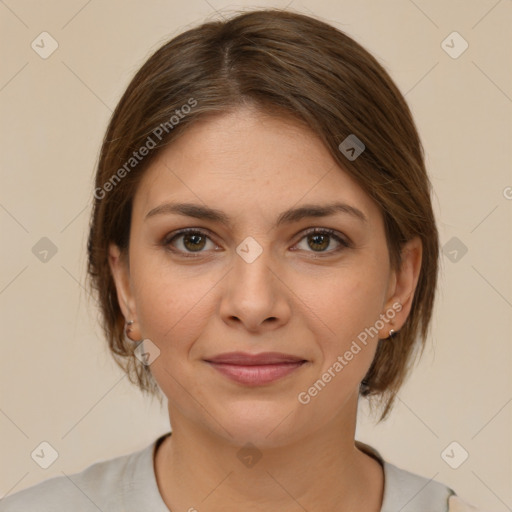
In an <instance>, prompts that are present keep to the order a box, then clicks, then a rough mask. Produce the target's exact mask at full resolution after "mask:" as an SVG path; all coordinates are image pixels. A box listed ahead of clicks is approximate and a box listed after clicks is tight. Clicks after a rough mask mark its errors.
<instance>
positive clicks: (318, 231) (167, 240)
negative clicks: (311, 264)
mask: <svg viewBox="0 0 512 512" xmlns="http://www.w3.org/2000/svg"><path fill="white" fill-rule="evenodd" d="M336 233H337V232H336V231H334V230H333V229H329V228H311V229H309V230H306V231H305V232H304V233H303V234H302V237H301V238H300V240H299V241H298V242H297V244H298V243H299V242H301V241H302V240H303V239H304V238H306V237H307V236H309V235H328V236H329V237H331V238H333V239H334V240H336V241H337V242H338V243H339V244H340V246H339V247H338V248H336V249H334V250H331V251H306V252H312V253H313V254H317V255H319V256H320V257H323V254H325V255H327V256H329V255H332V254H335V253H338V252H340V251H342V250H344V249H348V248H351V247H352V243H351V242H349V241H348V240H346V239H344V238H342V237H340V236H339V235H337V234H336ZM187 234H194V235H201V236H203V237H205V238H208V239H209V240H211V241H212V242H213V240H212V239H211V237H210V236H209V233H208V232H207V231H204V230H202V229H199V228H186V229H181V230H179V231H176V232H174V233H170V234H169V235H167V236H166V237H164V239H163V240H162V245H163V246H164V247H165V248H166V249H167V250H169V251H171V252H173V253H178V254H180V255H182V256H184V257H186V258H197V257H199V256H200V255H201V254H202V253H203V252H204V251H197V252H195V253H194V252H186V251H182V250H180V249H176V248H171V247H170V246H171V243H172V242H173V241H175V240H176V239H178V238H180V237H182V236H184V235H187ZM297 244H295V245H297Z"/></svg>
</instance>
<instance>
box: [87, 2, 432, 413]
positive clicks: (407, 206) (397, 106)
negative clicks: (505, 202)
mask: <svg viewBox="0 0 512 512" xmlns="http://www.w3.org/2000/svg"><path fill="white" fill-rule="evenodd" d="M247 103H250V104H253V105H256V106H257V107H258V108H260V109H262V110H264V111H266V112H268V113H270V114H272V115H288V116H293V117H294V118H295V119H297V120H299V121H300V122H302V123H305V124H307V125H308V126H309V127H310V128H311V129H312V130H313V131H314V132H315V133H316V134H317V135H318V137H320V139H321V140H322V141H323V142H324V144H325V146H326V147H327V149H328V150H329V151H330V153H331V154H332V156H333V157H334V159H335V160H336V161H337V162H338V163H339V165H340V166H341V167H342V168H343V169H344V170H345V171H346V172H347V173H349V175H350V176H352V177H353V178H354V179H355V180H356V181H357V182H358V183H359V184H360V186H361V187H362V188H363V189H364V190H365V191H366V193H367V194H368V195H369V196H370V197H371V198H372V199H373V200H374V201H375V202H376V204H377V205H378V206H379V208H380V210H381V213H382V215H383V218H384V223H385V229H386V238H387V243H388V248H389V255H390V261H391V265H392V268H394V269H398V268H399V265H400V249H401V246H402V244H403V243H404V242H406V241H408V240H410V239H411V238H413V237H415V236H419V237H420V239H421V241H422V244H423V253H422V265H421V271H420V275H419V280H418V284H417V287H416V291H415V295H414V299H413V303H412V308H411V311H410V314H409V317H408V319H407V321H406V323H405V325H404V326H403V328H402V329H401V331H400V332H399V333H398V334H397V336H396V337H394V338H393V339H392V340H388V341H381V340H379V342H378V347H377V352H376V355H375V358H374V360H373V362H372V365H371V367H370V369H369V371H368V373H367V375H366V377H365V379H364V380H363V383H362V384H361V390H360V392H361V394H362V395H363V396H368V397H374V398H375V399H377V400H376V401H377V402H378V403H379V404H380V405H384V411H383V413H382V415H381V417H380V420H379V421H381V420H383V419H384V418H385V417H386V416H387V414H388V412H389V411H390V409H391V407H392V404H393V402H394V398H395V396H396V393H397V391H398V389H399V388H400V386H401V384H402V383H403V381H404V378H405V376H406V374H407V372H408V370H409V367H410V366H411V363H412V361H413V360H414V355H415V353H416V349H417V348H419V347H421V348H422V349H423V347H424V344H425V340H426V336H427V333H428V329H429V324H430V319H431V315H432V309H433V303H434V297H435V289H436V283H437V271H438V251H439V240H438V232H437V228H436V224H435V219H434V214H433V211H432V205H431V200H430V193H431V184H430V182H429V179H428V176H427V173H426V169H425V164H424V158H423V147H422V145H421V142H420V139H419V136H418V133H417V130H416V127H415V124H414V121H413V119H412V116H411V112H410V110H409V108H408V106H407V104H406V102H405V100H404V98H403V96H402V95H401V93H400V91H399V90H398V88H397V87H396V86H395V84H394V83H393V81H392V80H391V78H390V77H389V75H388V74H387V72H386V71H385V70H384V69H383V67H382V66H381V65H380V64H379V63H378V62H377V60H376V59H375V58H374V57H373V56H372V55H370V54H369V53H368V52H367V51H366V50H365V49H364V48H363V47H361V46H360V45H359V44H358V43H356V42H355V41H354V40H353V39H351V38H350V37H349V36H347V35H346V34H344V33H343V32H341V31H339V30H338V29H335V28H334V27H332V26H330V25H328V24H326V23H324V22H322V21H319V20H316V19H314V18H311V17H308V16H305V15H302V14H297V13H293V12H288V11H279V10H272V9H267V10H258V11H252V12H246V13H243V14H239V15H238V16H236V17H234V18H231V19H230V20H227V21H213V22H208V23H205V24H203V25H201V26H199V27H197V28H193V29H191V30H188V31H186V32H184V33H182V34H180V35H178V36H177V37H175V38H174V39H172V40H171V41H169V42H167V43H166V44H165V45H163V46H162V47H161V48H160V49H158V50H157V51H156V52H155V53H154V54H153V55H152V56H151V57H150V58H149V59H148V60H147V61H146V62H145V64H144V65H143V66H142V68H141V69H140V70H139V71H138V72H137V74H136V75H135V77H134V78H133V79H132V81H131V83H130V84H129V86H128V88H127V90H126V92H125V93H124V95H123V96H122V98H121V100H120V101H119V104H118V105H117V107H116V109H115V111H114V113H113V115H112V118H111V120H110V123H109V126H108V129H107V132H106V134H105V137H104V140H103V145H102V148H101V153H100V157H99V163H98V168H97V173H96V189H95V192H94V196H95V200H94V206H93V213H92V218H91V226H90V233H89V241H88V257H89V265H88V272H89V276H90V280H91V281H90V282H91V284H92V286H93V288H94V289H95V291H96V292H97V293H98V296H99V301H100V307H101V313H102V318H103V328H104V331H105V334H106V337H107V340H108V343H109V347H110V349H111V352H112V354H113V356H114V359H115V360H116V362H117V363H118V364H119V365H120V366H121V368H123V369H124V370H125V371H126V373H127V374H128V376H129V378H130V380H131V382H133V383H135V384H137V385H138V386H139V387H140V388H141V390H142V391H143V392H148V393H150V394H151V395H154V396H156V395H158V387H157V385H156V382H155V381H154V379H153V377H152V375H151V372H150V370H149V367H148V366H145V365H142V364H139V363H138V362H137V361H136V358H135V357H134V355H133V348H132V349H131V348H130V347H128V346H127V345H126V342H125V339H124V335H123V332H124V331H123V328H124V321H125V319H124V318H123V315H122V313H121V310H120V307H119V304H118V301H117V295H116V289H115V286H114V281H113V277H112V275H111V271H110V268H109V264H108V247H109V244H110V243H115V244H117V245H118V246H119V247H120V248H121V250H122V251H124V252H125V253H126V250H127V247H128V243H129V234H130V220H131V207H132V200H133V197H134V194H135V191H136V189H137V185H138V183H139V180H140V179H141V176H142V174H143V172H144V170H145V169H146V168H147V167H148V166H149V165H150V163H151V162H152V161H153V159H154V158H155V156H156V155H157V154H158V153H159V150H160V149H161V148H162V147H165V146H166V145H167V144H169V143H170V142H171V141H172V140H175V139H176V137H178V136H179V135H180V134H181V133H183V132H184V130H186V129H187V127H190V126H191V125H192V124H193V123H194V122H195V121H197V120H198V119H202V118H204V116H206V115H214V114H221V113H225V112H227V111H228V110H230V109H236V108H237V106H240V105H243V104H247ZM186 106H187V108H185V107H186ZM351 134H354V135H356V136H357V138H358V139H360V140H361V141H363V143H364V145H365V150H364V152H363V153H362V154H361V155H360V156H359V157H358V158H356V159H355V160H351V159H348V158H347V157H346V155H344V154H343V153H342V152H341V151H340V149H339V148H338V147H339V145H340V143H341V142H342V141H343V140H344V139H345V138H346V137H347V136H349V135H351ZM150 141H151V142H150ZM144 147H145V148H146V150H147V151H144V150H143V149H142V148H144ZM148 148H149V150H148ZM141 155H144V156H141Z"/></svg>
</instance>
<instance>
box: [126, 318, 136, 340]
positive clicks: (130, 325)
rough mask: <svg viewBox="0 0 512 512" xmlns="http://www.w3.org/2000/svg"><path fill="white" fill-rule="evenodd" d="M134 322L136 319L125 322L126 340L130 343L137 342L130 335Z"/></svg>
mask: <svg viewBox="0 0 512 512" xmlns="http://www.w3.org/2000/svg"><path fill="white" fill-rule="evenodd" d="M133 324H134V321H133V320H128V321H127V322H125V324H124V339H125V341H126V342H127V343H128V344H130V343H137V342H136V341H134V340H132V339H131V338H130V336H129V334H130V332H131V330H132V325H133Z"/></svg>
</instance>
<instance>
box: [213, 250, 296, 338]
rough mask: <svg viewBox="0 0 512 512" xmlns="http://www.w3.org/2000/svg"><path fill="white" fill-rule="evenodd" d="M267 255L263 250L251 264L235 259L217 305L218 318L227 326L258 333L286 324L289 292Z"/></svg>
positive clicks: (239, 258)
mask: <svg viewBox="0 0 512 512" xmlns="http://www.w3.org/2000/svg"><path fill="white" fill-rule="evenodd" d="M269 253H270V251H269V250H264V251H263V253H262V254H261V255H260V256H259V257H258V258H256V259H255V260H254V261H252V262H248V261H246V260H244V258H242V257H240V256H239V255H238V254H237V255H236V256H235V258H234V263H233V268H232V269H231V271H230V272H229V273H228V275H227V276H226V279H225V281H224V289H223V294H222V299H221V304H220V315H221V318H222V319H223V321H224V322H226V323H227V324H229V325H231V326H235V327H236V326H238V327H240V328H244V329H245V330H246V331H249V332H251V333H258V332H267V331H272V330H274V329H278V328H279V327H281V326H283V325H284V324H286V323H287V322H288V321H289V319H290V314H291V308H290V303H289V297H290V292H289V289H288V287H287V286H286V285H285V283H284V282H283V280H282V279H281V278H280V276H279V271H278V269H277V265H276V264H273V262H272V261H271V258H270V255H269ZM272 267H273V268H272Z"/></svg>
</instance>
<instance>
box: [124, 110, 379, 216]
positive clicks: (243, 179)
mask: <svg viewBox="0 0 512 512" xmlns="http://www.w3.org/2000/svg"><path fill="white" fill-rule="evenodd" d="M176 201H186V202H192V203H199V204H201V203H202V204H204V205H207V206H209V207H212V208H216V209H221V210H224V211H226V212H227V213H229V214H233V215H237V216H240V215H244V214H249V213H250V214H261V215H263V216H265V217H268V216H269V215H272V214H273V212H275V213H276V215H278V214H279V213H280V212H282V211H283V210H284V209H286V208H290V207H292V206H294V205H300V204H301V203H305V204H327V203H333V202H345V203H348V204H352V205H354V206H356V207H357V208H358V209H360V210H362V211H363V212H364V213H365V215H366V216H367V217H369V218H372V217H375V216H377V217H379V216H380V213H379V210H378V207H377V205H376V204H375V203H374V202H373V200H372V199H371V198H370V197H369V196H368V194H366V192H365V191H364V190H363V189H362V188H361V187H360V186H359V185H358V184H357V183H356V181H355V180H354V179H353V178H351V177H350V176H349V174H347V172H346V171H345V170H343V169H342V168H341V167H340V166H339V164H338V163H337V162H336V161H335V160H334V158H333V157H332V155H331V154H330V153H329V151H328V149H327V148H326V147H325V146H324V144H323V143H322V141H321V140H320V139H319V138H318V137H317V136H316V134H315V133H314V132H313V131H311V130H310V129H309V128H307V127H306V126H304V125H302V124H300V123H298V122H297V121H295V120H293V119H290V118H284V117H275V116H269V115H267V114H264V113H262V112H260V111H257V110H254V109H251V108H248V109H240V110H237V111H235V112H231V113H229V114H224V115H218V116H214V117H210V118H206V119H203V120H201V121H199V122H197V123H196V124H194V125H193V126H192V127H191V128H189V129H188V130H187V131H186V132H184V134H183V135H182V136H181V137H179V138H178V139H176V140H175V141H173V142H172V143H171V144H170V145H169V146H168V147H167V148H166V149H165V150H163V151H162V152H161V153H160V154H159V156H158V158H157V159H155V161H154V162H153V163H152V165H151V166H149V168H148V169H147V170H146V172H145V174H144V176H143V178H142V179H141V182H140V184H139V187H138V189H137V193H136V195H135V202H134V211H135V210H136V211H137V212H138V214H140V215H145V214H147V213H148V212H149V211H150V210H151V209H153V208H155V207H156V206H158V205H160V204H163V203H165V202H176Z"/></svg>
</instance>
